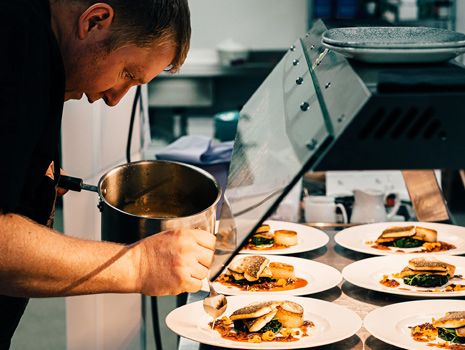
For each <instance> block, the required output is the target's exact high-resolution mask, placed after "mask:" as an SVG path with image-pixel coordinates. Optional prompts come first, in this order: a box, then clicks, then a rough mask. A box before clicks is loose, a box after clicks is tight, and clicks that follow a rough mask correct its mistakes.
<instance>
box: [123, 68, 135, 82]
mask: <svg viewBox="0 0 465 350" xmlns="http://www.w3.org/2000/svg"><path fill="white" fill-rule="evenodd" d="M124 78H125V79H130V80H134V75H132V74H131V73H130V72H128V71H127V70H125V71H124Z"/></svg>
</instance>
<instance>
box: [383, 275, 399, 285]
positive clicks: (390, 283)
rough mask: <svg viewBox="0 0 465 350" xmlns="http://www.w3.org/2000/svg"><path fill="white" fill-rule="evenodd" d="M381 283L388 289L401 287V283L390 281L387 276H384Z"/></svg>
mask: <svg viewBox="0 0 465 350" xmlns="http://www.w3.org/2000/svg"><path fill="white" fill-rule="evenodd" d="M379 283H381V284H382V285H383V286H385V287H388V288H396V287H399V286H400V283H399V282H397V281H396V280H393V279H389V278H388V276H387V275H384V276H383V279H382V280H381V281H379Z"/></svg>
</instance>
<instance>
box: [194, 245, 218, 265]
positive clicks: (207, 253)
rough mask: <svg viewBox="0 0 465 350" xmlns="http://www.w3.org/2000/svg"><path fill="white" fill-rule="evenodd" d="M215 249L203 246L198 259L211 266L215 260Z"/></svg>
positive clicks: (200, 262) (201, 262)
mask: <svg viewBox="0 0 465 350" xmlns="http://www.w3.org/2000/svg"><path fill="white" fill-rule="evenodd" d="M213 255H214V251H213V250H210V249H206V248H201V249H200V250H199V251H198V252H197V261H198V262H199V264H202V265H203V266H205V267H207V268H209V267H210V265H211V263H212V260H213Z"/></svg>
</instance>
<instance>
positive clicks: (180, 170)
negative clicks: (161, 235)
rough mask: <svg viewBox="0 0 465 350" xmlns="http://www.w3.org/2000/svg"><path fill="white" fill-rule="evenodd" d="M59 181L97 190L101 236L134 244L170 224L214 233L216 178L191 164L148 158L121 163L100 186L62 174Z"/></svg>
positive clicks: (78, 188)
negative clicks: (100, 216)
mask: <svg viewBox="0 0 465 350" xmlns="http://www.w3.org/2000/svg"><path fill="white" fill-rule="evenodd" d="M59 186H60V187H63V188H67V189H70V190H74V191H81V190H82V189H85V190H89V191H94V192H98V194H99V197H100V201H99V208H100V211H101V212H102V220H101V228H102V239H103V240H107V241H112V242H118V243H134V242H136V241H138V240H140V239H141V238H144V237H146V236H148V235H151V234H154V233H157V232H160V231H165V230H172V229H180V228H197V229H202V230H205V231H209V232H211V233H214V229H215V219H216V208H217V204H218V201H219V199H220V197H221V190H220V187H219V186H218V183H217V182H216V180H215V178H214V177H213V176H212V175H210V174H209V173H208V172H206V171H204V170H202V169H199V168H197V167H194V166H192V165H188V164H183V163H177V162H170V161H160V160H144V161H140V162H133V163H128V164H124V165H120V166H118V167H116V168H114V169H112V170H110V171H109V172H107V173H106V174H105V175H103V176H102V177H101V179H100V181H99V183H98V186H97V187H96V186H92V185H87V184H84V183H83V181H82V179H79V178H74V177H69V176H62V177H61V178H60V181H59Z"/></svg>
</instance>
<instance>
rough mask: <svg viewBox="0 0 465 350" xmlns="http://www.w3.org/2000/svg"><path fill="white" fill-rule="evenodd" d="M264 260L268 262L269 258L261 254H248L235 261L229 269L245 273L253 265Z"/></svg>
mask: <svg viewBox="0 0 465 350" xmlns="http://www.w3.org/2000/svg"><path fill="white" fill-rule="evenodd" d="M263 261H266V262H267V263H268V262H269V260H268V259H267V258H265V257H263V256H260V255H248V256H246V257H244V258H242V259H237V260H235V261H233V262H232V263H231V264H229V266H228V270H230V271H233V272H236V273H244V272H245V271H246V270H247V269H250V268H251V266H253V265H256V264H259V265H261V264H262V263H263Z"/></svg>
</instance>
